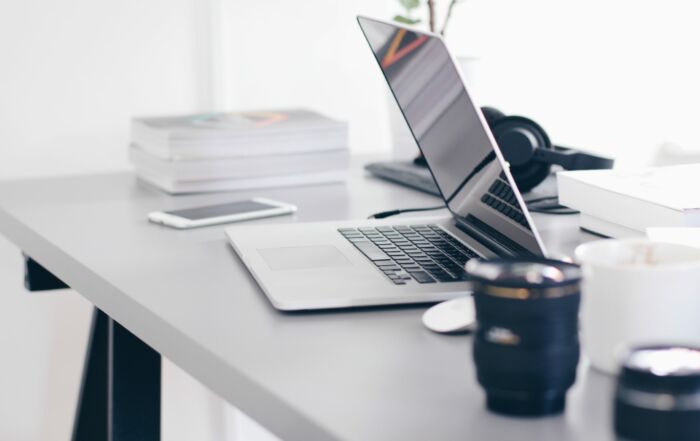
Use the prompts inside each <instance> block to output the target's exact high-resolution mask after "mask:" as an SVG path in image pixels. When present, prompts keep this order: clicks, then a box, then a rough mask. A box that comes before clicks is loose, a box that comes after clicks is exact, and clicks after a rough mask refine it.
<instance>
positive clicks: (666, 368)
mask: <svg viewBox="0 0 700 441" xmlns="http://www.w3.org/2000/svg"><path fill="white" fill-rule="evenodd" d="M614 412H615V417H614V421H615V433H616V434H617V436H618V439H623V440H629V441H691V440H693V441H696V440H700V350H698V349H695V348H688V347H681V346H656V347H648V348H639V349H636V350H634V351H632V352H630V354H629V355H628V356H627V358H626V359H625V361H624V363H623V365H622V369H621V371H620V375H619V377H618V383H617V390H616V393H615V410H614Z"/></svg>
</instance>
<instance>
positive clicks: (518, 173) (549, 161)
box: [481, 107, 615, 193]
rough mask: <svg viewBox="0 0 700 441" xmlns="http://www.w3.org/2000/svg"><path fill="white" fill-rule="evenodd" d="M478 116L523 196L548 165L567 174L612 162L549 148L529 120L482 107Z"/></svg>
mask: <svg viewBox="0 0 700 441" xmlns="http://www.w3.org/2000/svg"><path fill="white" fill-rule="evenodd" d="M481 112H482V113H483V115H484V118H485V119H486V122H487V123H488V125H489V127H490V128H491V132H492V133H493V137H494V138H496V143H497V144H498V147H499V148H500V149H501V152H502V153H503V156H504V157H505V159H506V161H508V163H509V164H510V171H511V173H512V174H513V178H515V182H516V183H517V184H518V189H519V190H520V191H521V192H523V193H525V192H528V191H530V190H532V189H533V188H535V187H536V186H537V185H538V184H540V183H541V182H542V181H544V180H545V179H546V178H547V176H549V172H550V169H551V168H552V165H560V166H562V167H563V168H565V169H567V170H592V169H606V168H612V166H613V163H614V162H615V160H614V159H612V158H606V157H604V156H597V155H594V154H592V153H587V152H583V151H581V150H574V149H571V148H566V147H560V146H557V145H554V144H552V142H551V141H550V140H549V136H547V132H545V131H544V129H543V128H542V127H541V126H540V125H539V124H537V123H536V122H535V121H533V120H531V119H529V118H525V117H523V116H515V115H505V114H504V113H503V112H501V111H500V110H498V109H496V108H493V107H482V108H481Z"/></svg>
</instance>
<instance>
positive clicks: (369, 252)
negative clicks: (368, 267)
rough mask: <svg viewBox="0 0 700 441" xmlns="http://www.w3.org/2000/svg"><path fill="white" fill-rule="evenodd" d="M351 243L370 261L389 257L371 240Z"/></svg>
mask: <svg viewBox="0 0 700 441" xmlns="http://www.w3.org/2000/svg"><path fill="white" fill-rule="evenodd" d="M353 245H355V246H356V247H357V249H358V250H360V251H361V252H362V254H364V255H365V256H367V258H368V259H369V260H371V261H375V260H387V259H389V256H387V255H386V253H384V251H382V250H381V249H380V248H379V247H378V246H376V245H375V244H373V243H371V242H354V243H353Z"/></svg>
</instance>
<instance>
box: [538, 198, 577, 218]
mask: <svg viewBox="0 0 700 441" xmlns="http://www.w3.org/2000/svg"><path fill="white" fill-rule="evenodd" d="M557 199H558V196H544V197H541V198H535V199H528V200H526V201H525V204H526V205H527V209H528V210H529V211H530V212H531V213H542V214H553V215H559V216H568V215H571V214H578V213H579V212H578V211H576V210H572V209H570V208H568V207H565V206H564V205H561V204H559V203H558V202H555V203H553V204H549V205H539V206H538V205H537V203H539V202H544V201H550V200H557Z"/></svg>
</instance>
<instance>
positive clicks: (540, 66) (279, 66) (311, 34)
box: [222, 0, 700, 164]
mask: <svg viewBox="0 0 700 441" xmlns="http://www.w3.org/2000/svg"><path fill="white" fill-rule="evenodd" d="M222 1H223V2H224V4H225V6H226V8H225V10H224V15H225V16H226V17H227V18H228V23H229V32H230V34H229V35H228V37H227V38H228V40H227V42H228V44H229V48H228V50H227V51H225V55H227V58H226V59H227V61H228V66H229V67H228V69H229V71H228V72H227V77H226V78H227V79H228V81H229V82H230V84H231V87H229V88H228V90H226V91H225V94H226V102H227V104H229V106H232V107H237V108H245V107H267V106H290V105H297V104H303V105H311V106H315V107H317V108H319V109H320V110H322V111H325V112H328V113H329V114H332V115H335V116H338V117H341V118H346V119H349V120H350V122H351V124H352V131H351V140H352V146H353V148H354V149H355V150H356V151H363V152H368V151H378V150H379V151H381V150H385V149H387V148H388V146H389V143H388V139H389V134H388V127H387V124H388V121H387V116H386V110H385V109H384V106H385V102H386V101H387V99H386V92H385V87H384V85H383V84H382V82H381V79H380V74H379V71H378V68H377V67H376V66H375V65H374V64H373V60H372V59H371V56H370V53H369V50H368V49H367V48H366V47H365V43H364V41H363V40H362V36H361V34H360V32H359V29H358V28H357V25H356V24H355V22H354V20H353V16H354V14H356V13H366V14H369V15H374V16H378V17H383V18H390V17H391V16H392V15H393V13H395V12H397V10H398V9H397V7H396V4H397V3H396V1H393V0H381V1H378V0H374V1H371V0H361V1H353V2H339V1H328V0H305V1H302V2H289V1H285V0H266V1H257V2H244V1H240V0H222ZM437 3H438V4H440V5H444V4H446V3H447V2H446V0H443V1H438V2H437ZM698 8H699V7H698V6H697V5H696V2H689V1H686V0H666V1H656V0H654V1H651V0H650V1H646V0H645V1H634V0H612V1H610V0H589V1H586V2H580V1H579V2H575V1H561V0H530V1H522V0H465V1H463V2H462V3H461V4H459V5H458V7H457V8H455V10H454V15H453V21H452V23H451V26H450V28H449V29H448V33H447V40H448V44H449V45H450V47H451V48H452V49H453V50H454V52H455V53H456V54H457V55H466V56H473V55H476V56H479V57H480V62H479V63H478V65H477V71H476V77H477V82H476V84H474V88H475V91H476V92H477V93H478V95H479V97H481V102H482V103H484V104H490V105H495V106H497V107H501V108H502V109H503V110H504V111H506V112H507V113H516V114H525V115H527V116H530V117H533V118H535V119H537V120H538V121H539V122H540V123H541V124H542V125H544V127H545V128H546V129H547V130H548V131H549V132H550V135H551V136H552V138H554V140H555V141H556V142H558V143H560V144H564V145H571V146H579V147H581V148H586V149H589V150H594V151H599V152H606V153H608V154H611V155H615V156H618V157H619V158H620V163H621V164H640V163H646V162H647V161H649V160H650V159H651V157H652V155H653V152H654V150H655V149H656V148H657V146H658V145H659V144H660V143H661V142H664V141H676V142H679V143H681V144H683V145H687V146H691V147H695V148H697V149H698V150H700V132H698V131H697V130H696V129H695V127H694V126H695V108H696V103H697V102H700V87H698V86H697V78H699V77H700V75H699V74H700V63H698V61H697V60H698V57H697V56H696V55H695V53H696V52H697V51H696V47H695V46H696V42H697V41H700V27H698V26H696V23H695V18H696V17H697V13H698ZM443 12H444V11H443Z"/></svg>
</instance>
